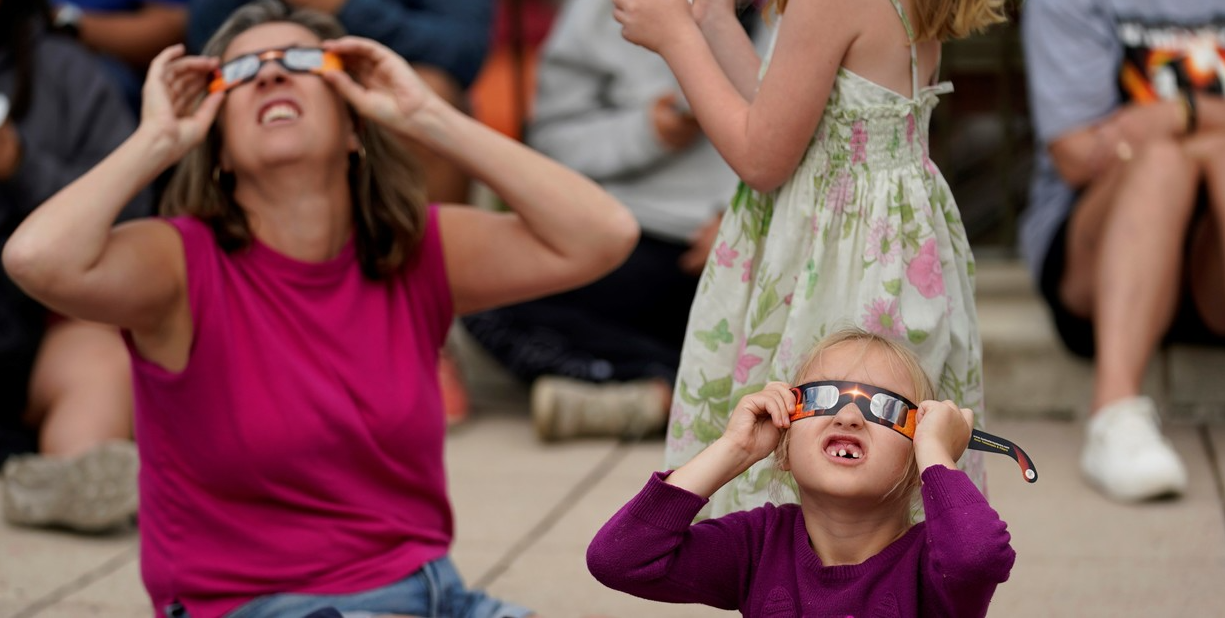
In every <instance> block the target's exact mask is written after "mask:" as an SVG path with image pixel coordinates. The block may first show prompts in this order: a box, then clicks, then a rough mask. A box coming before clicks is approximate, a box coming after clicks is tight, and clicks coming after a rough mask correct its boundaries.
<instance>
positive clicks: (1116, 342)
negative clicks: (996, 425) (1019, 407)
mask: <svg viewBox="0 0 1225 618" xmlns="http://www.w3.org/2000/svg"><path fill="white" fill-rule="evenodd" d="M1125 174H1126V175H1125V177H1124V178H1123V179H1122V180H1121V181H1120V182H1119V186H1118V190H1117V193H1116V194H1115V196H1114V200H1113V204H1112V205H1111V206H1110V209H1109V212H1107V213H1105V217H1104V218H1103V219H1102V220H1100V221H1097V222H1092V221H1084V220H1083V219H1082V220H1081V221H1080V223H1081V224H1082V225H1093V224H1097V225H1101V226H1102V234H1101V237H1100V244H1099V246H1098V248H1097V257H1096V264H1095V266H1096V280H1095V285H1094V288H1093V322H1094V335H1095V337H1096V340H1097V349H1096V355H1095V356H1096V359H1095V360H1096V362H1095V372H1094V373H1095V375H1094V377H1095V380H1094V402H1093V407H1094V410H1097V409H1100V408H1101V407H1102V406H1103V405H1105V404H1108V403H1111V402H1113V401H1116V400H1119V399H1124V398H1127V397H1134V396H1136V395H1138V394H1139V393H1140V384H1141V381H1142V380H1143V377H1144V370H1145V368H1146V367H1147V366H1148V362H1149V359H1150V357H1151V356H1152V353H1153V350H1154V349H1155V348H1156V347H1157V344H1158V342H1159V341H1160V338H1161V336H1162V334H1163V333H1164V332H1165V331H1166V330H1167V329H1168V328H1169V325H1170V322H1171V320H1173V316H1174V310H1175V308H1176V306H1177V303H1178V299H1179V292H1180V289H1181V271H1182V259H1183V247H1184V244H1185V242H1186V238H1187V228H1188V226H1189V224H1190V220H1191V215H1192V212H1193V208H1194V202H1195V190H1196V183H1197V182H1198V175H1199V174H1198V169H1196V166H1195V165H1194V164H1193V163H1192V162H1191V161H1190V160H1189V158H1188V157H1187V155H1186V154H1185V153H1184V152H1183V149H1182V147H1181V146H1180V145H1179V144H1178V143H1176V142H1173V141H1161V142H1154V143H1150V144H1149V145H1147V146H1146V147H1145V149H1144V150H1143V151H1142V152H1141V153H1140V154H1139V155H1138V157H1137V158H1136V160H1135V161H1133V162H1132V163H1131V164H1130V165H1129V166H1127V168H1126V169H1125Z"/></svg>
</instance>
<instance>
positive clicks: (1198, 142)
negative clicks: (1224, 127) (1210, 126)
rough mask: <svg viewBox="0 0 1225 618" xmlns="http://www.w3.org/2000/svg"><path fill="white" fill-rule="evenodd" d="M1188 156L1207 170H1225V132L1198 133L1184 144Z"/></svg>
mask: <svg viewBox="0 0 1225 618" xmlns="http://www.w3.org/2000/svg"><path fill="white" fill-rule="evenodd" d="M1183 150H1184V152H1185V153H1186V156H1187V157H1188V158H1190V159H1191V160H1193V161H1195V162H1196V163H1198V164H1199V165H1201V166H1203V167H1204V168H1205V169H1210V170H1225V157H1223V156H1222V155H1221V153H1223V152H1225V131H1213V132H1210V133H1197V134H1195V135H1192V136H1190V137H1188V138H1186V140H1184V142H1183Z"/></svg>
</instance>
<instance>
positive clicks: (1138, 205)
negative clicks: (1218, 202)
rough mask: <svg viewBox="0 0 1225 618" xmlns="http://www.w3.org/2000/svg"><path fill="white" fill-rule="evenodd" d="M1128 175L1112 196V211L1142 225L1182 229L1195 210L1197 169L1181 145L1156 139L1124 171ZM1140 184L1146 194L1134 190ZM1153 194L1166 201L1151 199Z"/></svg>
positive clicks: (1198, 176) (1138, 187) (1197, 180)
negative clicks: (1138, 219) (1142, 222)
mask: <svg viewBox="0 0 1225 618" xmlns="http://www.w3.org/2000/svg"><path fill="white" fill-rule="evenodd" d="M1127 173H1128V174H1129V175H1130V176H1131V178H1130V179H1129V181H1128V182H1126V183H1125V184H1124V185H1123V186H1122V187H1121V190H1120V192H1119V194H1118V195H1117V196H1116V197H1115V205H1114V206H1113V208H1112V210H1114V211H1115V212H1117V213H1119V214H1121V215H1122V216H1130V217H1138V218H1140V220H1143V221H1144V222H1145V223H1144V225H1145V226H1163V225H1164V226H1166V227H1170V228H1185V227H1186V224H1187V222H1188V220H1189V218H1190V216H1191V213H1192V212H1193V211H1194V208H1195V195H1196V189H1195V188H1196V186H1197V185H1198V183H1199V178H1200V174H1199V173H1198V166H1197V164H1196V162H1195V161H1194V160H1192V158H1191V157H1190V156H1189V154H1188V153H1187V152H1186V151H1185V150H1184V148H1183V147H1182V144H1180V143H1178V142H1176V141H1173V140H1156V141H1154V142H1151V143H1149V144H1148V145H1146V146H1145V147H1144V148H1143V149H1142V150H1141V151H1140V152H1139V153H1137V154H1136V158H1135V160H1134V161H1132V165H1131V166H1130V167H1129V169H1128V170H1127ZM1142 184H1146V185H1149V187H1150V189H1155V190H1147V191H1137V190H1136V189H1140V188H1141V185H1142ZM1155 193H1157V194H1160V195H1163V196H1168V198H1167V199H1152V196H1153V195H1154V194H1155Z"/></svg>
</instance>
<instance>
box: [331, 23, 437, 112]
mask: <svg viewBox="0 0 1225 618" xmlns="http://www.w3.org/2000/svg"><path fill="white" fill-rule="evenodd" d="M323 48H324V49H326V50H328V51H330V52H333V53H335V54H338V55H339V56H340V57H341V58H342V59H343V60H344V65H345V70H344V71H328V72H327V73H324V74H323V78H324V79H325V80H327V82H328V83H329V84H331V85H332V87H334V88H335V89H336V90H337V92H339V93H340V94H341V96H343V97H344V98H345V100H347V101H348V102H349V104H350V105H352V106H353V108H354V109H355V110H357V113H359V114H361V115H362V116H363V117H365V118H369V119H371V120H373V121H374V122H377V123H378V124H381V125H383V126H385V127H387V128H389V129H391V130H392V131H395V132H397V133H401V134H409V133H411V132H412V125H411V121H412V117H413V116H414V115H415V114H416V112H417V111H418V110H420V109H422V108H423V107H425V106H426V104H427V103H428V102H429V101H431V100H439V101H441V99H440V98H439V97H438V96H437V95H435V94H434V92H433V91H432V90H430V88H429V87H428V86H426V85H425V82H423V81H422V80H421V78H420V77H418V76H417V74H416V72H414V71H413V69H412V67H410V66H409V65H408V62H406V61H405V60H404V58H402V57H400V55H399V54H397V53H395V52H394V51H392V50H391V49H389V48H388V47H386V46H385V45H382V44H380V43H377V42H375V41H372V40H370V39H365V38H361V37H355V36H346V37H343V38H340V39H336V40H334V41H324V43H323Z"/></svg>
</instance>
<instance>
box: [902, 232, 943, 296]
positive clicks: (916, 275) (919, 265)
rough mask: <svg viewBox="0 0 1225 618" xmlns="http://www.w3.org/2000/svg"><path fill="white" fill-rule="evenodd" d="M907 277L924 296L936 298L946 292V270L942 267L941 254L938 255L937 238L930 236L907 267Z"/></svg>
mask: <svg viewBox="0 0 1225 618" xmlns="http://www.w3.org/2000/svg"><path fill="white" fill-rule="evenodd" d="M906 278H907V279H909V280H910V285H913V286H914V287H915V289H917V290H919V293H920V294H922V295H923V297H924V298H935V297H937V296H939V295H941V294H944V271H943V270H942V268H941V267H940V256H939V255H936V239H935V238H928V239H927V242H925V243H923V246H922V247H921V248H920V249H919V255H916V256H915V258H914V259H913V260H911V261H910V265H909V266H907V267H906Z"/></svg>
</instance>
